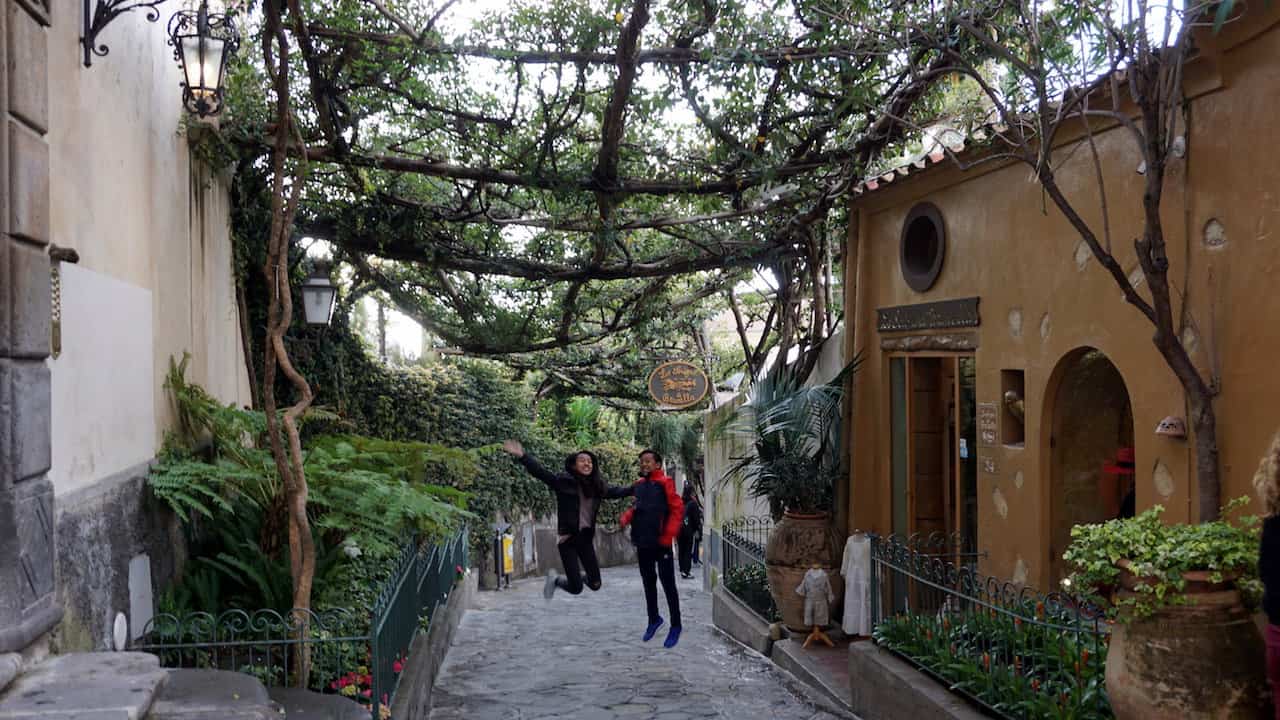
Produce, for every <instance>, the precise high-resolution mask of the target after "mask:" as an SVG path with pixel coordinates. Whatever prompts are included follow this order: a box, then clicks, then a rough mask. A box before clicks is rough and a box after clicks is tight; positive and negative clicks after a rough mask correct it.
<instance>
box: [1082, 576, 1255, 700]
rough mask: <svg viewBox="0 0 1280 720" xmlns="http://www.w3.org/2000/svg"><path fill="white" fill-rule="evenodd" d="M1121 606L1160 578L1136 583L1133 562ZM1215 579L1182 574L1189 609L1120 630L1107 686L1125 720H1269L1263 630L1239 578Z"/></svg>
mask: <svg viewBox="0 0 1280 720" xmlns="http://www.w3.org/2000/svg"><path fill="white" fill-rule="evenodd" d="M1117 565H1119V566H1120V568H1121V573H1120V590H1119V591H1118V592H1117V599H1118V600H1124V599H1126V598H1132V597H1135V596H1137V595H1138V594H1137V593H1135V591H1134V588H1135V587H1137V585H1138V584H1139V583H1141V582H1144V581H1145V582H1154V581H1155V579H1154V578H1150V577H1143V576H1139V575H1136V574H1135V573H1134V572H1133V569H1132V568H1133V566H1132V564H1131V563H1129V562H1128V561H1126V560H1121V561H1120V562H1119V563H1117ZM1210 575H1212V573H1211V572H1210V571H1207V570H1206V571H1199V570H1197V571H1192V572H1186V573H1183V578H1184V579H1185V580H1186V581H1187V587H1186V589H1185V590H1184V591H1183V594H1184V595H1185V596H1186V599H1187V602H1186V604H1184V605H1169V606H1165V607H1162V608H1159V609H1158V610H1156V611H1155V612H1154V613H1153V614H1152V615H1151V616H1149V617H1145V618H1137V617H1133V618H1128V619H1127V622H1120V623H1116V624H1115V626H1114V627H1113V629H1112V634H1111V643H1110V646H1109V647H1108V649H1107V669H1106V684H1107V695H1108V697H1109V698H1110V699H1111V708H1112V710H1113V711H1114V712H1115V715H1116V718H1118V720H1138V719H1141V720H1149V719H1153V718H1169V719H1170V720H1172V719H1173V718H1193V717H1195V718H1255V717H1263V716H1264V711H1265V709H1266V708H1267V707H1268V701H1269V692H1268V688H1267V683H1266V677H1265V675H1264V663H1262V661H1261V659H1262V658H1263V657H1265V656H1266V652H1265V648H1264V645H1263V642H1262V636H1261V634H1260V633H1259V632H1258V627H1257V625H1256V624H1254V622H1253V619H1252V618H1251V617H1250V616H1249V613H1248V612H1247V611H1246V610H1245V608H1244V606H1243V605H1242V604H1241V602H1240V593H1239V592H1238V591H1237V590H1236V589H1235V579H1236V578H1237V577H1239V574H1238V573H1236V574H1224V579H1223V580H1222V581H1221V582H1213V581H1212V580H1210V577H1209V576H1210Z"/></svg>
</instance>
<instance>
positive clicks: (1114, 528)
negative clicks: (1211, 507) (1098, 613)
mask: <svg viewBox="0 0 1280 720" xmlns="http://www.w3.org/2000/svg"><path fill="white" fill-rule="evenodd" d="M1248 503H1249V498H1247V497H1240V498H1237V499H1235V500H1233V501H1231V502H1230V503H1228V504H1227V505H1226V506H1225V507H1223V508H1222V518H1223V519H1220V520H1215V521H1213V522H1206V523H1198V524H1193V525H1189V524H1181V523H1179V524H1167V523H1165V522H1163V521H1162V520H1161V519H1160V516H1161V514H1162V513H1163V512H1164V507H1163V506H1160V505H1157V506H1155V507H1153V508H1151V509H1149V510H1147V511H1145V512H1143V513H1141V514H1139V515H1137V516H1135V517H1132V518H1122V519H1117V520H1111V521H1109V522H1105V523H1098V524H1093V525H1077V526H1075V527H1073V528H1072V529H1071V545H1070V546H1069V547H1068V548H1067V551H1066V552H1065V553H1063V556H1062V557H1063V559H1064V560H1066V561H1067V562H1069V563H1071V566H1072V568H1073V572H1072V574H1071V576H1070V578H1068V580H1069V582H1070V586H1071V588H1072V589H1073V590H1074V591H1076V592H1080V593H1086V594H1087V595H1088V596H1089V597H1090V599H1092V600H1093V601H1095V602H1097V603H1099V604H1101V605H1103V606H1106V607H1108V608H1109V611H1110V612H1111V614H1112V615H1113V616H1116V617H1118V618H1119V619H1120V620H1122V621H1123V620H1128V619H1132V618H1133V617H1146V616H1149V615H1150V614H1151V613H1153V612H1155V611H1156V610H1158V609H1159V608H1161V607H1164V606H1166V605H1176V604H1182V603H1185V602H1186V595H1185V594H1184V592H1183V591H1184V590H1185V589H1186V586H1187V580H1186V578H1185V577H1184V575H1183V574H1184V573H1187V572H1192V571H1207V572H1208V573H1210V575H1209V579H1210V581H1211V582H1215V583H1216V582H1234V583H1235V584H1236V585H1237V586H1239V587H1241V589H1242V590H1244V591H1245V596H1246V599H1247V598H1250V597H1254V596H1256V595H1257V591H1256V585H1257V560H1258V544H1259V542H1260V533H1261V527H1260V525H1259V522H1258V518H1256V517H1253V516H1244V517H1240V518H1238V519H1237V520H1235V521H1234V522H1233V521H1232V520H1230V519H1228V518H1227V516H1228V515H1229V514H1230V513H1231V512H1233V511H1236V510H1239V509H1240V508H1242V507H1244V506H1245V505H1247V504H1248ZM1122 562H1125V563H1128V564H1129V569H1130V571H1131V572H1132V573H1133V574H1134V575H1136V576H1137V577H1138V578H1139V579H1140V582H1138V583H1137V585H1136V587H1135V588H1134V594H1125V595H1124V596H1123V597H1118V598H1113V596H1112V591H1113V590H1115V589H1116V587H1117V586H1118V585H1119V584H1120V581H1121V573H1122V572H1124V571H1123V570H1122V568H1121V563H1122ZM1113 599H1114V600H1115V601H1114V602H1113Z"/></svg>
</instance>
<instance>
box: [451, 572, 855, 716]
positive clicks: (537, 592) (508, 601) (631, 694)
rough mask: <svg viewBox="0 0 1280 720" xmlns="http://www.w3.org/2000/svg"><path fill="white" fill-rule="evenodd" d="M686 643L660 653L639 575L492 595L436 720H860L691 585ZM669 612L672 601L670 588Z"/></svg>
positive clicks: (476, 615) (461, 638)
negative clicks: (780, 663)
mask: <svg viewBox="0 0 1280 720" xmlns="http://www.w3.org/2000/svg"><path fill="white" fill-rule="evenodd" d="M676 580H677V582H679V583H680V607H681V610H682V614H683V615H684V634H683V635H682V636H681V638H680V644H679V645H678V646H676V647H675V648H673V649H671V650H668V649H666V648H664V647H663V646H662V640H663V639H665V637H666V627H665V626H664V627H663V629H662V630H660V631H659V633H658V635H657V636H656V637H655V638H654V639H653V640H651V641H649V642H648V643H644V642H641V641H640V636H641V634H642V633H643V631H644V626H645V611H644V590H643V588H642V586H641V584H640V574H639V571H638V570H637V569H636V568H635V567H634V566H630V567H618V568H608V569H606V570H605V571H604V587H603V588H602V589H601V590H600V591H599V592H597V593H592V592H591V591H590V590H586V591H584V592H583V594H582V595H580V596H578V597H574V596H571V595H567V594H565V593H562V592H557V593H556V595H555V597H554V598H552V600H551V601H550V602H547V601H545V600H543V598H542V580H541V579H536V580H525V581H522V582H517V583H513V584H512V587H511V590H503V591H500V592H484V593H480V594H479V595H478V596H477V607H476V608H473V609H471V610H470V611H468V612H467V614H466V617H465V618H464V619H463V621H462V625H461V626H460V627H459V628H458V633H457V635H456V636H455V638H454V644H453V646H452V647H451V648H450V650H449V655H448V658H447V659H446V660H445V663H444V666H443V667H442V668H441V671H440V676H439V678H438V679H437V681H436V685H435V690H434V692H433V695H432V698H433V708H432V711H431V719H432V720H462V719H463V718H467V719H469V720H490V719H492V720H534V719H535V718H573V719H575V720H613V719H614V718H637V719H645V718H654V719H655V720H686V719H691V718H723V719H724V720H754V719H755V718H760V719H761V720H766V719H768V718H778V719H779V720H835V719H837V718H846V719H847V718H851V717H852V716H850V715H847V714H845V713H843V712H842V711H840V710H837V709H835V708H834V707H832V706H831V705H830V704H829V701H827V700H826V699H825V698H821V697H819V696H818V694H817V693H816V692H814V691H812V690H810V689H809V688H808V687H806V686H803V685H801V684H800V683H799V682H798V681H797V680H796V679H795V678H794V677H792V676H790V675H788V674H787V673H784V672H782V671H781V670H779V669H778V668H777V667H775V666H774V665H773V664H772V663H770V662H769V660H768V659H767V658H764V657H762V656H761V655H759V654H757V653H755V652H754V651H751V650H748V649H746V648H744V647H743V646H741V645H739V644H738V643H736V642H735V641H733V640H731V639H729V638H727V637H725V636H724V635H722V634H721V633H720V632H719V631H717V630H716V629H715V628H714V627H713V626H712V624H711V596H710V595H709V594H708V593H705V592H703V591H702V590H701V589H700V586H701V583H700V581H698V580H682V579H680V577H679V576H678V575H677V577H676ZM658 603H659V607H660V608H661V609H662V611H663V616H664V617H665V616H666V600H665V598H663V597H662V595H661V589H659V601H658Z"/></svg>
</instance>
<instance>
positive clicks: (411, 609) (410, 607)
mask: <svg viewBox="0 0 1280 720" xmlns="http://www.w3.org/2000/svg"><path fill="white" fill-rule="evenodd" d="M467 540H468V532H467V529H466V528H465V527H464V528H463V529H462V530H460V531H459V532H457V533H456V534H454V535H453V536H452V537H450V538H449V539H447V540H446V541H444V542H442V543H436V544H425V545H423V544H420V543H419V542H418V540H417V539H416V538H410V539H408V540H407V541H406V542H405V543H404V545H403V547H402V549H401V554H400V558H399V562H398V565H397V568H396V572H395V573H394V574H393V575H392V577H391V579H390V580H388V581H387V583H386V584H385V585H384V586H383V587H382V590H381V592H380V593H379V595H378V600H377V602H375V603H374V606H373V608H371V609H369V610H359V609H354V608H335V609H326V610H321V611H318V612H312V611H310V610H301V609H297V608H295V609H294V610H293V611H291V612H288V613H283V614H282V613H278V612H276V611H274V610H255V611H246V610H228V611H226V612H223V613H220V614H218V615H216V616H215V615H213V614H210V613H193V614H190V615H187V616H184V617H177V616H175V615H169V614H161V615H157V616H155V617H154V618H153V619H152V620H151V621H150V622H149V623H147V625H146V627H145V628H143V634H142V637H141V638H139V639H138V640H136V641H134V642H133V643H131V645H130V648H129V649H130V650H136V651H141V652H149V653H152V654H154V655H156V656H158V657H159V658H160V664H161V665H162V666H164V667H169V668H214V669H220V670H233V671H237V672H244V673H248V674H251V675H254V676H255V677H257V678H258V679H259V680H261V681H262V683H263V684H264V685H266V686H268V687H271V686H276V685H286V684H296V683H297V680H298V678H297V674H298V672H299V669H300V668H302V667H303V666H304V664H305V665H307V666H309V668H310V670H309V672H308V677H307V681H306V685H307V687H309V688H311V689H312V690H316V691H320V692H335V693H339V694H342V695H345V696H347V697H350V698H352V699H353V700H356V701H357V702H360V703H362V704H366V705H367V706H368V707H369V710H370V713H371V716H372V717H373V719H374V720H380V719H381V718H386V717H389V715H390V707H391V701H392V699H393V698H394V697H395V692H396V689H397V684H398V682H399V675H400V672H401V670H402V669H403V667H404V662H405V660H406V659H407V656H408V651H409V646H410V644H411V643H412V642H413V640H414V637H415V636H416V635H417V633H418V632H419V630H421V629H422V627H423V625H424V621H425V620H428V619H429V618H430V617H431V615H432V614H433V613H434V612H435V609H436V608H437V607H438V606H439V605H441V604H442V603H444V602H446V601H447V600H448V596H449V593H450V591H452V589H453V587H454V582H455V581H456V579H457V570H458V568H464V569H465V568H466V567H468V564H469V561H468V558H467V555H468V553H467V548H468V544H467ZM303 658H306V659H307V662H306V663H303V662H302V661H303Z"/></svg>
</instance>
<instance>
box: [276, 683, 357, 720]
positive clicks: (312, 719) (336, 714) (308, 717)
mask: <svg viewBox="0 0 1280 720" xmlns="http://www.w3.org/2000/svg"><path fill="white" fill-rule="evenodd" d="M267 692H268V693H269V694H270V695H271V699H272V700H274V701H275V702H276V704H277V705H279V706H280V707H281V708H283V709H284V712H285V717H286V718H288V720H369V711H368V710H365V709H364V708H363V707H361V706H360V705H359V704H358V703H355V702H352V701H351V700H348V699H347V698H344V697H342V696H341V695H322V694H320V693H316V692H311V691H310V690H299V689H297V688H271V689H270V690H269V691H267Z"/></svg>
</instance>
